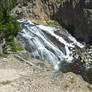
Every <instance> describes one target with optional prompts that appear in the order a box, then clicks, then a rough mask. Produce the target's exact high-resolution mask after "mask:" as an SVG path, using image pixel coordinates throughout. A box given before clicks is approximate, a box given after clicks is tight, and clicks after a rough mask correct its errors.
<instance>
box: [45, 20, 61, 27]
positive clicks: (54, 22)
mask: <svg viewBox="0 0 92 92" xmlns="http://www.w3.org/2000/svg"><path fill="white" fill-rule="evenodd" d="M47 24H48V25H49V26H61V25H60V24H59V23H58V22H57V21H53V22H47Z"/></svg>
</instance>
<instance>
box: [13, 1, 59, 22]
mask: <svg viewBox="0 0 92 92" xmlns="http://www.w3.org/2000/svg"><path fill="white" fill-rule="evenodd" d="M59 6H60V0H30V2H28V3H27V4H26V5H20V4H18V5H17V6H16V7H15V8H14V9H13V10H12V11H11V12H12V14H16V15H17V16H18V17H19V18H21V17H24V18H29V19H31V20H33V22H35V23H39V24H41V23H44V22H46V21H48V20H49V19H50V18H51V16H52V15H54V14H55V13H56V12H57V10H58V8H59Z"/></svg>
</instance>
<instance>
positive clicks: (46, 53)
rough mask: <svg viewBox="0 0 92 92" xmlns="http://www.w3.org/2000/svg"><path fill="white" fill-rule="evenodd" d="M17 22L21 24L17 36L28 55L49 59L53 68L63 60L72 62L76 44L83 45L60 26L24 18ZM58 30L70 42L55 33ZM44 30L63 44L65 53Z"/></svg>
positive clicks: (56, 68)
mask: <svg viewBox="0 0 92 92" xmlns="http://www.w3.org/2000/svg"><path fill="white" fill-rule="evenodd" d="M18 22H19V23H20V24H21V31H20V32H19V35H18V36H19V38H20V40H21V41H22V42H23V45H24V47H25V48H26V49H27V50H28V51H29V52H30V56H31V57H33V58H39V59H41V60H47V61H51V62H52V63H53V65H54V69H55V70H59V69H60V67H61V66H60V65H61V63H62V62H64V61H66V62H70V63H71V62H72V60H73V56H74V50H75V47H76V46H78V47H80V48H82V47H83V45H82V44H81V43H79V42H77V40H76V39H75V38H74V37H72V36H71V35H70V34H69V33H68V32H67V31H66V33H64V31H62V30H61V29H60V28H56V27H49V26H43V25H36V24H34V23H32V22H31V21H30V20H25V19H20V20H18ZM58 31H59V32H60V34H62V35H63V36H65V37H66V38H67V39H69V40H70V42H68V41H67V40H65V39H64V38H63V37H62V36H60V35H58V34H56V32H58ZM44 32H45V33H48V34H49V35H50V36H51V37H54V38H55V40H58V42H60V43H62V44H63V45H64V47H63V49H64V50H65V53H63V51H62V50H61V49H60V48H58V46H57V45H56V44H54V43H53V41H51V40H50V39H49V38H48V37H47V36H46V34H45V33H44ZM70 48H71V49H70ZM77 57H78V55H77V54H76V58H77Z"/></svg>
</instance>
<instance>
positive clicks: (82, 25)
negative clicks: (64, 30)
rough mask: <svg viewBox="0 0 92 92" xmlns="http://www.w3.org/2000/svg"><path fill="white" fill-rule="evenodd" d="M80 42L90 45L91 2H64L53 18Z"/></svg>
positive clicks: (87, 0)
mask: <svg viewBox="0 0 92 92" xmlns="http://www.w3.org/2000/svg"><path fill="white" fill-rule="evenodd" d="M55 17H56V18H57V19H58V20H59V21H60V22H61V21H62V22H63V23H64V24H65V25H67V27H68V28H69V27H70V28H71V29H72V31H71V32H72V33H73V34H74V35H75V36H76V38H77V39H79V40H80V41H85V42H87V43H92V1H91V0H64V1H63V2H62V4H61V6H60V7H59V10H58V13H57V14H56V16H55Z"/></svg>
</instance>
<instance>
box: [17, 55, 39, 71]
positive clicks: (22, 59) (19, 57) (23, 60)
mask: <svg viewBox="0 0 92 92" xmlns="http://www.w3.org/2000/svg"><path fill="white" fill-rule="evenodd" d="M15 56H16V57H17V58H18V59H19V60H20V61H22V62H25V63H26V64H28V65H30V66H34V67H35V68H37V69H39V70H41V68H40V67H38V66H36V65H35V64H33V63H32V62H30V61H27V60H25V59H24V58H22V57H21V56H18V55H15Z"/></svg>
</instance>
